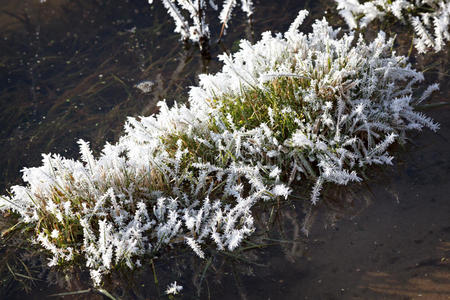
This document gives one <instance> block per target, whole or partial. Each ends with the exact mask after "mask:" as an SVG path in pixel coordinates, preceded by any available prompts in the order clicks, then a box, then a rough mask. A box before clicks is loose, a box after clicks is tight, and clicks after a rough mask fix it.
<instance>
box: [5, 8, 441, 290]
mask: <svg viewBox="0 0 450 300" xmlns="http://www.w3.org/2000/svg"><path fill="white" fill-rule="evenodd" d="M306 16H307V12H306V11H301V12H300V13H299V15H298V17H297V18H296V19H295V21H294V22H293V23H292V24H291V26H290V28H289V30H288V31H287V32H286V33H284V34H276V35H275V36H274V35H273V34H272V33H271V32H266V33H264V34H263V36H262V38H261V40H260V41H259V42H257V43H256V44H254V45H252V44H251V43H250V42H248V41H245V40H243V41H241V43H240V50H239V51H238V52H236V53H235V54H233V55H228V54H224V55H222V56H221V57H220V59H221V60H222V62H223V64H224V66H223V68H222V71H221V72H218V73H216V74H214V75H208V74H203V75H200V82H199V85H198V86H196V87H192V88H191V90H190V92H189V102H188V104H187V105H184V104H177V103H175V104H174V105H173V106H172V107H169V106H168V104H166V103H165V102H160V103H159V107H160V111H159V113H158V114H156V115H152V116H148V117H141V118H138V119H136V118H129V119H128V121H127V123H126V124H125V134H124V135H123V136H122V137H121V138H120V140H119V141H118V142H117V143H115V144H106V145H105V146H104V148H103V150H102V152H101V154H100V155H99V156H98V157H95V156H94V155H93V154H92V151H91V149H90V147H89V144H88V143H87V142H85V141H82V140H80V141H79V145H80V154H81V159H80V160H72V159H67V158H63V157H62V156H60V155H58V154H45V155H43V160H42V166H40V167H36V168H25V169H24V170H23V180H24V182H25V183H26V184H25V185H16V186H13V187H12V188H11V192H10V194H9V195H5V196H2V197H1V198H0V205H1V207H0V210H1V211H3V212H5V213H6V212H14V213H15V214H16V215H17V216H18V217H19V222H20V224H21V226H25V227H27V228H28V229H29V230H30V231H32V232H33V239H32V241H33V242H34V243H36V244H38V245H40V246H41V247H43V248H45V249H46V250H47V251H48V252H49V253H50V254H51V258H50V261H49V265H50V266H57V265H59V266H62V267H65V266H68V265H71V264H85V265H86V267H87V268H88V269H89V270H90V275H91V278H92V280H93V282H94V284H95V285H97V286H98V285H101V284H102V280H103V278H104V276H105V275H107V274H108V273H110V272H111V271H112V270H114V269H118V268H130V269H133V268H136V267H139V266H141V264H143V262H144V260H148V259H149V258H152V257H155V256H156V255H159V254H161V253H162V252H164V251H168V250H169V249H170V248H172V247H178V246H180V245H183V244H186V245H188V246H189V247H190V248H191V249H192V250H193V251H194V252H195V253H196V254H197V255H198V256H199V257H202V258H203V257H206V256H207V255H208V247H209V246H212V245H214V247H216V248H217V249H218V250H220V251H233V250H235V249H236V248H237V247H239V245H240V244H241V242H242V241H243V240H244V239H245V238H247V237H248V236H250V235H251V234H252V233H253V232H254V230H255V227H254V216H253V214H252V213H253V208H254V206H255V205H257V204H258V203H261V202H262V201H272V200H282V199H286V198H288V197H289V195H290V194H291V193H292V190H293V189H292V186H293V185H294V184H295V185H296V186H305V187H307V188H309V187H312V189H311V191H310V197H309V199H305V201H311V202H312V203H313V204H315V203H317V202H318V201H320V191H321V189H322V187H323V185H324V184H337V185H345V184H347V183H349V182H358V181H361V180H362V179H361V171H363V170H364V169H365V168H367V167H368V166H370V165H373V164H378V165H384V164H391V163H392V160H393V157H392V156H390V155H389V153H388V148H389V146H390V145H392V144H394V143H395V142H404V141H405V139H406V133H407V131H409V130H421V129H423V128H429V129H431V130H434V131H435V130H437V129H438V125H437V124H436V123H434V122H433V121H432V120H431V119H430V118H428V117H426V116H424V115H423V114H422V113H419V112H415V111H414V106H415V105H418V104H420V103H421V102H422V101H424V100H426V99H427V98H428V97H429V95H430V94H431V93H432V92H433V91H435V90H437V89H438V87H437V85H431V86H430V87H428V88H427V89H426V90H425V92H423V93H421V94H418V93H417V84H418V83H420V82H421V81H422V80H423V75H422V73H420V72H418V71H416V70H414V69H413V68H412V67H411V66H410V65H409V64H408V62H407V59H406V58H405V57H403V56H397V55H396V54H395V52H392V45H393V40H392V39H389V40H387V39H386V38H385V35H384V33H383V32H380V33H379V34H378V36H377V38H376V39H375V40H374V41H372V42H370V43H366V42H365V41H364V40H363V39H362V38H361V37H357V36H355V34H354V33H352V32H350V33H348V34H341V33H340V30H339V29H333V28H332V27H331V26H329V24H328V23H327V21H326V20H316V21H315V23H314V24H313V25H312V32H311V33H309V34H304V33H301V32H300V31H299V29H298V28H299V26H300V25H301V24H302V22H303V20H304V19H305V17H306ZM168 291H171V292H173V293H175V292H178V291H179V286H177V285H176V283H174V285H172V286H171V287H169V289H168Z"/></svg>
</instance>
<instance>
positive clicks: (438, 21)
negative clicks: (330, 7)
mask: <svg viewBox="0 0 450 300" xmlns="http://www.w3.org/2000/svg"><path fill="white" fill-rule="evenodd" d="M335 1H336V2H337V3H338V10H339V14H340V15H341V16H342V17H343V18H344V19H345V21H346V22H347V24H348V26H349V27H350V28H351V29H353V28H357V27H361V28H363V27H365V26H367V25H368V24H369V23H370V22H372V21H373V20H374V19H382V18H384V17H385V16H386V15H389V16H393V17H395V18H397V19H398V20H400V21H402V22H405V23H408V24H409V25H411V26H412V27H413V28H414V31H415V35H416V36H415V39H414V45H415V47H416V49H417V51H419V53H426V52H427V51H428V50H429V49H433V50H434V51H435V52H439V51H441V50H442V49H443V48H444V47H445V45H446V43H447V42H448V41H450V31H449V26H450V2H449V1H445V0H395V1H392V0H370V1H366V2H364V3H362V4H361V3H359V2H358V0H335Z"/></svg>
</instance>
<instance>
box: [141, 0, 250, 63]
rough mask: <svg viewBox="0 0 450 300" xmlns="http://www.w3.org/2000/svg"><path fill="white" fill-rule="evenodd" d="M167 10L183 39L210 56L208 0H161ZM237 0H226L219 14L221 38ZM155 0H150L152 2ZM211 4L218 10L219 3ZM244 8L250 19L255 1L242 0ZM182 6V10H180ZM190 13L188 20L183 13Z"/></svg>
mask: <svg viewBox="0 0 450 300" xmlns="http://www.w3.org/2000/svg"><path fill="white" fill-rule="evenodd" d="M161 1H162V3H163V5H164V7H165V8H166V9H167V12H168V13H169V15H170V16H171V17H172V19H173V20H174V22H175V32H176V33H179V34H180V35H181V39H182V40H184V41H185V42H187V41H191V42H193V43H194V44H198V45H199V47H200V51H201V52H202V55H204V56H209V55H210V54H209V41H210V39H211V34H210V31H209V26H208V23H207V21H206V10H207V9H208V5H207V2H206V0H161ZM236 1H237V0H225V1H224V3H223V8H222V10H221V12H220V14H219V20H220V22H221V23H222V29H221V31H220V35H219V40H220V38H221V37H222V35H223V34H224V33H225V28H226V27H227V26H228V21H229V20H230V18H231V14H232V11H233V8H234V7H235V6H236ZM152 3H153V0H149V4H152ZM208 3H209V6H210V7H211V8H212V9H213V10H216V11H217V10H218V5H217V4H216V3H215V2H214V1H213V0H209V2H208ZM241 5H242V10H243V11H244V12H245V13H246V14H247V17H248V18H249V20H250V17H251V15H252V14H253V1H252V0H241ZM180 8H181V11H180ZM184 12H187V13H189V18H190V21H187V20H186V19H185V17H184V16H183V13H184Z"/></svg>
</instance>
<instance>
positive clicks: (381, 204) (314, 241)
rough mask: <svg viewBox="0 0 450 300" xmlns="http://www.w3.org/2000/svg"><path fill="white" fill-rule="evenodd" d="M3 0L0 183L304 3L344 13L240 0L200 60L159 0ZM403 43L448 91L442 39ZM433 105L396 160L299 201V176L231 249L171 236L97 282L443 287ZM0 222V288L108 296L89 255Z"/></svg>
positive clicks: (449, 113)
mask: <svg viewBox="0 0 450 300" xmlns="http://www.w3.org/2000/svg"><path fill="white" fill-rule="evenodd" d="M0 3H1V7H2V8H1V12H0V13H1V16H2V17H1V18H0V28H2V29H1V30H0V49H1V50H2V51H1V54H0V55H1V60H0V79H1V80H0V91H1V93H0V109H1V114H0V149H1V151H2V156H1V157H0V169H1V170H2V176H1V178H0V188H1V190H5V188H7V187H9V186H11V185H13V184H17V183H20V169H21V168H22V167H24V166H35V165H38V164H39V161H40V155H41V154H40V153H46V152H55V153H61V154H63V155H64V156H67V157H77V152H78V150H77V145H76V140H77V139H78V138H83V139H85V140H87V141H90V142H91V144H92V146H93V148H94V150H96V151H98V150H99V149H101V147H102V145H103V144H104V143H105V141H109V142H114V141H115V140H117V138H118V137H119V136H120V134H121V131H122V126H123V123H124V121H125V119H126V117H127V116H138V115H149V114H151V113H154V112H156V111H157V107H156V103H157V102H158V101H160V100H162V99H165V98H166V99H168V100H172V99H176V100H177V101H185V100H186V96H185V95H186V92H187V90H188V86H190V85H194V84H195V83H196V80H197V79H196V76H197V75H198V74H199V73H202V72H211V73H214V72H216V71H218V70H219V67H220V64H219V62H218V60H217V55H218V54H219V53H221V52H222V51H223V50H225V51H229V52H233V51H236V50H237V49H238V43H237V42H236V41H237V40H239V39H241V38H247V39H249V40H251V41H252V40H258V39H259V36H260V34H261V32H263V31H267V30H272V31H278V32H283V31H285V30H286V29H287V27H288V26H289V24H290V23H291V21H292V20H293V19H294V18H295V16H296V14H297V12H298V10H299V9H302V8H308V9H310V11H311V12H312V16H313V17H321V16H322V15H324V13H325V14H326V15H327V18H328V19H329V21H330V23H331V24H334V26H342V25H343V22H342V20H341V19H339V18H338V17H337V15H336V14H330V11H332V9H333V4H332V1H326V0H321V1H307V0H305V1H294V0H284V1H279V2H277V4H274V2H273V1H268V0H264V1H255V3H256V11H255V16H254V19H253V28H251V27H249V25H248V23H247V22H246V21H245V18H244V16H243V15H242V14H241V13H240V12H237V15H236V16H235V18H233V19H232V20H231V23H230V27H229V28H230V29H229V32H228V35H227V36H225V38H224V39H222V43H221V44H220V45H217V44H213V45H212V47H211V54H212V55H211V56H212V59H211V60H210V61H207V60H204V59H202V58H201V56H200V55H199V51H198V49H197V48H196V47H193V46H191V47H188V48H185V47H183V45H181V44H180V43H179V42H178V38H179V37H178V36H177V35H176V34H173V33H172V27H173V25H172V23H170V22H171V21H170V20H169V17H168V16H167V13H166V12H165V10H164V8H163V7H162V5H161V4H160V3H159V2H158V1H155V4H154V5H153V6H149V5H148V1H146V0H142V1H131V0H130V1H120V3H119V4H118V2H116V1H112V0H111V1H108V0H104V1H93V0H76V1H64V0H54V1H52V0H48V1H47V2H46V3H44V4H39V1H20V2H19V1H11V0H3V1H0ZM330 3H331V4H330ZM313 17H312V18H308V19H307V20H306V23H305V25H304V27H305V28H309V25H310V24H311V23H312V20H313ZM211 23H213V22H211ZM384 29H385V30H386V31H388V32H389V30H390V28H389V27H385V28H384ZM402 30H403V29H402ZM211 31H212V32H213V33H214V32H217V33H218V32H219V31H220V27H219V26H217V24H216V25H215V26H212V30H211ZM372 34H373V31H372ZM368 35H369V36H370V35H371V31H369V32H368ZM213 36H214V34H213ZM410 42H411V40H410V38H409V35H408V32H407V30H404V33H401V34H399V36H398V38H397V46H398V47H397V48H398V52H400V53H404V54H406V53H408V50H409V48H410ZM411 59H412V61H413V62H414V63H415V64H416V68H418V69H422V70H426V73H425V74H426V78H427V80H428V81H429V82H436V81H438V82H440V83H441V90H442V91H441V92H440V93H439V94H436V95H435V96H434V97H433V99H432V101H433V102H436V103H439V102H442V101H448V96H449V95H450V89H449V88H450V87H449V86H448V85H446V82H448V79H449V74H448V69H449V66H450V64H449V54H448V50H447V51H446V52H444V53H442V54H439V55H429V56H428V57H426V58H425V57H420V56H418V57H416V56H414V54H413V56H412V57H411ZM142 81H151V84H150V85H151V90H150V92H148V93H143V92H141V91H140V90H138V89H137V88H135V86H136V85H137V84H139V83H140V82H142ZM169 102H170V101H169ZM427 114H429V115H430V116H431V117H433V118H434V119H435V120H436V121H438V122H439V123H440V124H441V130H440V131H439V132H438V134H431V133H429V132H425V133H423V134H421V135H417V136H412V137H411V142H412V143H410V144H409V145H407V146H406V147H404V148H400V147H399V148H398V149H394V151H396V152H398V153H396V157H397V159H396V165H395V166H394V167H390V168H387V169H384V170H374V172H373V174H371V175H370V176H368V177H369V178H370V180H368V181H367V182H368V183H367V184H362V185H355V186H352V187H348V188H345V189H344V188H335V187H329V188H328V190H327V191H326V192H325V195H324V200H325V201H323V202H322V204H321V206H320V207H315V208H312V207H308V206H305V204H304V203H308V201H305V200H304V199H308V195H303V194H302V191H304V189H303V188H302V187H301V186H300V187H298V192H297V193H296V195H297V196H295V197H292V199H291V200H290V201H289V202H287V203H279V205H278V206H277V205H276V206H268V207H260V208H259V209H260V211H259V212H258V213H257V214H256V223H257V226H258V230H257V232H256V233H257V234H255V235H254V236H253V237H252V238H251V239H250V240H249V241H246V242H244V243H243V245H242V247H241V248H240V249H238V250H237V251H236V252H233V253H216V252H215V250H214V249H209V252H210V256H209V257H210V258H209V259H206V260H200V259H199V258H197V257H196V256H194V255H192V253H191V252H189V251H186V250H179V249H167V250H170V251H168V253H169V254H168V255H164V256H162V257H159V258H158V259H155V260H153V261H151V263H149V264H148V265H145V266H143V268H142V269H140V270H137V271H133V272H126V273H115V274H113V275H111V277H110V278H109V280H108V284H107V285H106V286H105V289H106V290H108V291H110V292H111V293H112V294H113V295H114V296H116V297H118V298H128V299H155V298H162V299H167V297H166V296H165V295H164V293H163V292H164V290H165V288H166V286H167V284H168V283H170V282H173V281H174V280H177V282H178V283H180V284H182V285H183V286H184V290H183V295H184V296H183V298H185V299H191V298H201V299H210V298H211V299H386V298H387V299H410V298H411V299H413V298H416V297H420V295H421V296H423V297H425V298H427V299H448V298H449V297H450V245H449V242H450V229H449V228H450V222H449V216H450V203H449V201H448V199H449V198H448V192H449V189H448V182H449V181H450V180H449V175H448V174H449V173H450V172H449V171H450V162H449V160H448V150H449V149H450V145H449V139H450V134H449V133H450V123H449V122H450V121H449V120H450V109H449V107H448V106H444V107H440V108H437V109H429V110H428V111H427ZM1 222H2V223H1V227H2V228H9V226H8V225H9V224H4V223H5V222H8V221H7V220H1ZM324 225H325V226H324ZM306 231H308V233H309V235H308V236H307V235H306V234H305V232H306ZM2 236H3V237H4V239H3V240H2V245H0V246H1V247H0V255H1V256H2V258H4V261H5V264H3V265H1V266H0V275H1V278H2V279H1V280H2V288H1V291H0V298H8V299H23V298H24V297H25V296H24V295H26V294H25V292H31V294H29V295H28V296H26V297H29V298H32V299H42V297H46V296H48V295H50V294H55V293H56V294H57V293H63V292H67V291H80V294H79V295H72V296H70V297H65V299H66V298H74V299H76V298H79V299H86V298H88V299H102V298H103V297H105V296H104V295H102V294H101V293H99V292H94V291H89V281H88V274H86V273H84V272H83V271H81V270H78V269H76V268H74V269H72V270H69V271H65V272H64V273H63V272H59V271H55V272H49V270H47V269H45V265H46V258H45V255H44V253H42V252H39V251H38V249H33V248H31V249H30V246H29V244H28V243H25V242H24V241H23V240H21V239H20V238H19V239H17V238H15V237H11V238H10V239H8V238H9V236H8V233H7V232H3V234H2ZM31 252H33V256H31V255H30V253H31ZM48 282H51V283H53V284H54V285H52V286H50V287H49V286H48Z"/></svg>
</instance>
